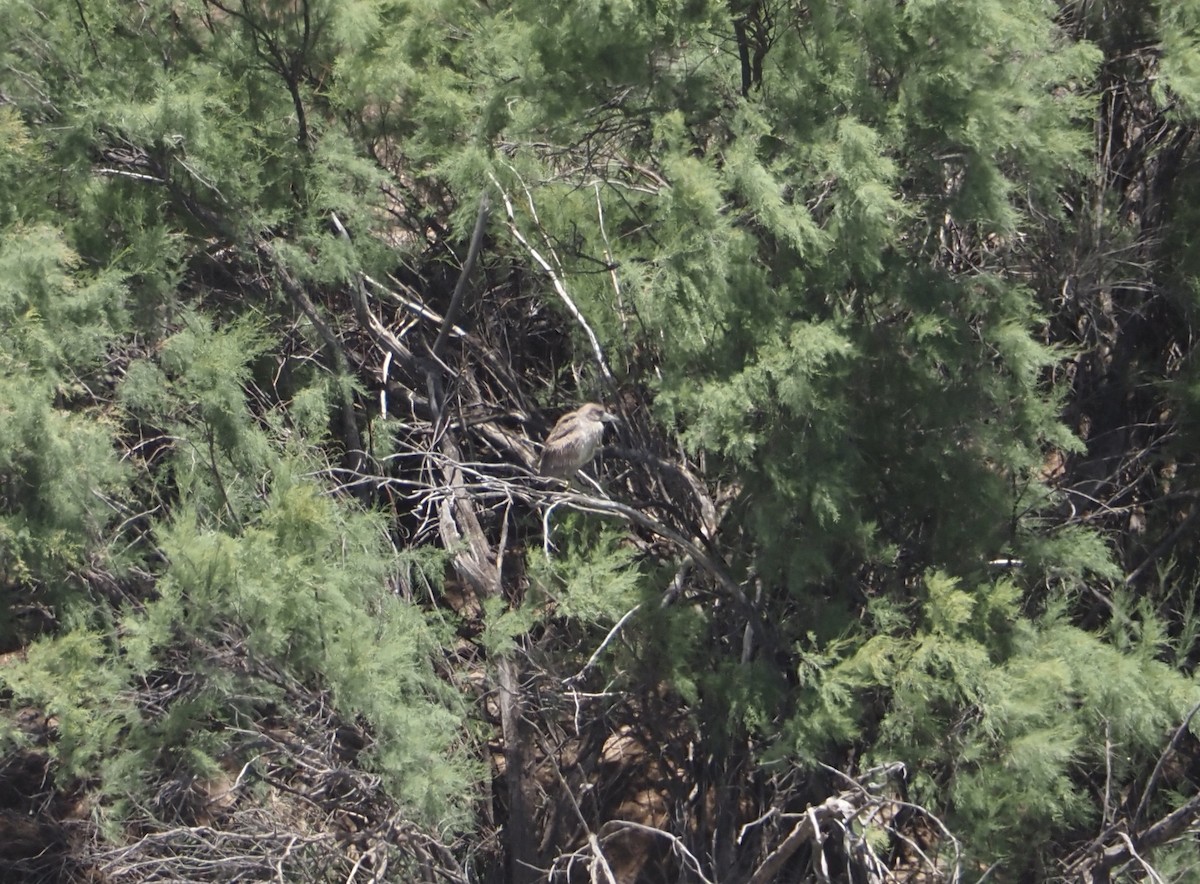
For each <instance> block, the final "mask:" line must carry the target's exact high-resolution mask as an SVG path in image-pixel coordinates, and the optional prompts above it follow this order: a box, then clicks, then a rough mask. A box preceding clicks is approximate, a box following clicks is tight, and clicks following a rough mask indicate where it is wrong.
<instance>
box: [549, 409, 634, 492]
mask: <svg viewBox="0 0 1200 884" xmlns="http://www.w3.org/2000/svg"><path fill="white" fill-rule="evenodd" d="M619 420H620V418H618V417H617V416H616V415H615V414H609V413H608V412H607V411H605V410H604V406H603V405H597V404H596V403H595V402H589V403H587V404H586V405H582V406H580V407H579V408H577V409H575V410H574V411H572V412H570V413H568V414H564V415H563V416H562V417H560V418H559V419H558V423H556V424H555V425H554V429H553V430H551V431H550V435H549V436H547V437H546V445H545V448H543V449H542V457H541V460H540V461H538V473H540V474H541V475H543V476H547V477H550V478H554V479H570V478H571V477H572V476H574V475H575V472H576V471H577V470H579V469H580V468H581V467H584V466H587V464H588V463H590V462H591V460H592V458H593V457H595V456H596V451H597V450H599V448H600V445H601V443H602V442H603V440H604V425H605V424H611V423H616V422H617V421H619Z"/></svg>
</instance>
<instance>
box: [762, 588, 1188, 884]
mask: <svg viewBox="0 0 1200 884" xmlns="http://www.w3.org/2000/svg"><path fill="white" fill-rule="evenodd" d="M925 590H926V593H925V597H924V598H923V600H922V602H921V605H920V607H919V610H918V612H916V614H915V616H912V617H910V618H898V617H896V616H895V614H894V612H888V611H886V610H885V611H884V615H883V617H882V618H881V622H882V623H884V624H886V628H885V629H883V630H880V631H878V632H876V634H874V635H873V636H871V637H869V638H865V639H862V638H856V639H846V640H843V641H842V642H840V643H836V644H831V645H829V646H827V647H826V649H825V650H824V651H823V652H819V653H818V652H805V653H804V654H803V655H802V660H803V663H802V666H801V682H802V684H803V685H804V691H803V693H802V695H801V697H800V699H799V702H798V704H797V708H796V712H795V714H794V715H793V717H792V718H791V720H790V722H789V724H788V726H787V728H786V729H785V735H786V736H785V741H786V742H785V745H786V747H787V749H786V751H788V752H794V753H798V754H799V756H800V757H802V758H813V757H819V755H820V753H821V752H822V751H824V750H825V749H826V748H827V747H828V746H829V743H830V742H831V741H840V742H850V741H867V743H866V745H867V746H868V747H869V748H868V750H867V752H868V758H867V759H866V763H867V766H869V765H870V764H871V763H881V762H885V761H895V760H899V761H903V762H904V763H905V764H906V765H907V766H908V769H909V770H910V771H912V772H914V773H915V772H920V776H917V777H916V778H914V780H913V783H912V787H913V792H912V793H911V794H912V800H915V801H918V802H919V803H923V804H925V805H926V806H928V807H929V808H930V809H932V810H934V812H935V813H938V814H939V815H941V816H942V818H943V819H944V820H945V821H946V822H947V824H948V825H949V826H950V828H951V830H952V831H955V832H957V833H958V834H959V836H960V837H961V838H962V839H963V840H964V843H965V844H966V846H967V849H968V850H969V851H970V852H971V853H972V854H973V855H974V856H977V857H978V858H979V859H980V860H982V861H986V862H988V863H991V862H995V861H996V860H1000V861H1001V862H1002V863H1003V865H1004V868H1005V872H1004V874H1005V880H1016V879H1017V878H1018V877H1019V876H1020V874H1021V871H1022V869H1027V870H1031V871H1032V870H1035V869H1037V868H1039V865H1038V863H1039V862H1040V856H1041V852H1043V851H1046V852H1047V853H1048V852H1049V851H1050V850H1051V849H1052V846H1053V845H1054V843H1055V840H1056V839H1057V838H1059V837H1062V836H1064V835H1068V834H1069V833H1071V832H1073V831H1076V830H1078V829H1079V828H1081V827H1082V828H1087V827H1090V826H1092V825H1094V824H1095V823H1096V821H1097V813H1098V805H1097V800H1096V793H1095V790H1096V789H1103V788H1109V789H1111V790H1115V791H1119V790H1120V789H1121V788H1123V784H1127V783H1132V782H1134V781H1135V780H1136V779H1137V777H1138V776H1139V773H1138V772H1139V771H1142V770H1145V765H1147V764H1152V763H1153V761H1154V759H1155V758H1156V757H1157V754H1158V752H1159V751H1160V749H1161V746H1162V742H1163V739H1164V735H1166V734H1168V733H1170V732H1171V730H1172V729H1173V728H1174V727H1175V726H1177V725H1178V723H1179V722H1180V721H1181V720H1182V719H1183V717H1184V716H1185V715H1186V714H1187V711H1188V709H1190V707H1191V706H1192V705H1194V704H1195V703H1196V701H1197V699H1198V695H1197V690H1196V687H1195V685H1194V684H1193V683H1192V681H1191V680H1190V679H1188V678H1186V677H1184V676H1182V675H1181V674H1179V673H1178V672H1176V671H1175V670H1173V669H1172V668H1170V667H1169V666H1167V665H1165V664H1164V663H1162V662H1161V661H1160V660H1159V659H1158V654H1159V650H1160V643H1159V641H1158V640H1157V639H1156V637H1155V628H1156V627H1155V624H1154V621H1153V620H1151V619H1148V618H1150V617H1151V615H1150V614H1149V613H1148V612H1143V615H1144V616H1145V617H1146V618H1147V619H1144V620H1142V621H1141V626H1140V628H1139V630H1138V632H1137V634H1136V635H1135V636H1132V637H1131V640H1130V641H1127V642H1125V643H1123V644H1124V646H1123V647H1120V646H1115V645H1114V644H1112V643H1110V642H1107V641H1105V640H1104V638H1103V637H1102V636H1098V635H1095V634H1092V633H1088V632H1085V631H1083V630H1081V629H1079V628H1077V627H1075V626H1072V625H1070V624H1069V623H1068V622H1066V621H1065V620H1064V619H1063V617H1062V614H1061V612H1060V611H1051V612H1049V613H1047V614H1046V615H1045V616H1043V617H1042V618H1040V619H1038V620H1028V619H1026V618H1024V617H1022V616H1021V614H1020V611H1019V604H1020V597H1021V593H1020V591H1019V590H1018V589H1017V587H1015V586H1014V585H1013V584H1011V583H1007V582H998V583H994V584H991V585H981V586H977V587H976V588H974V589H973V590H970V591H968V590H966V589H964V588H963V587H962V585H961V584H960V583H959V582H958V581H955V580H953V579H951V578H949V577H947V576H946V575H944V574H938V573H933V574H931V575H929V577H928V578H927V580H926V582H925ZM1098 770H1100V771H1103V770H1108V771H1109V773H1108V774H1107V775H1108V776H1111V778H1112V779H1111V781H1110V782H1109V783H1108V785H1107V787H1106V786H1105V784H1104V783H1103V782H1101V781H1100V780H1097V778H1096V776H1095V771H1098Z"/></svg>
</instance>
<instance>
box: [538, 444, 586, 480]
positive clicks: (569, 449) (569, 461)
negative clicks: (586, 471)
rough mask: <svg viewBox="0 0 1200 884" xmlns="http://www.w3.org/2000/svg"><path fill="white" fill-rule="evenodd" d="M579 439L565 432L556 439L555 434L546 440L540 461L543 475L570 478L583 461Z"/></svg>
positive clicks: (539, 467)
mask: <svg viewBox="0 0 1200 884" xmlns="http://www.w3.org/2000/svg"><path fill="white" fill-rule="evenodd" d="M580 449H581V446H580V444H579V441H578V439H573V438H571V436H570V434H568V433H563V434H561V436H560V437H559V438H558V439H557V440H556V439H555V438H554V436H553V434H552V435H551V436H550V438H548V439H547V440H546V447H545V448H543V449H542V458H541V460H540V461H538V472H539V473H541V474H542V475H543V476H559V477H562V478H569V477H570V476H571V475H572V474H573V473H574V472H575V471H576V470H577V469H579V466H580V462H581V461H583V459H584V458H583V452H582V451H581V450H580Z"/></svg>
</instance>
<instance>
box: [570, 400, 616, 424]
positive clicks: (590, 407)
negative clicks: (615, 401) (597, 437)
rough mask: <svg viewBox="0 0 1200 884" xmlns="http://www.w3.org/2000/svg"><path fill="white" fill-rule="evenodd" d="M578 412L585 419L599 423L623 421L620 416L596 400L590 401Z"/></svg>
mask: <svg viewBox="0 0 1200 884" xmlns="http://www.w3.org/2000/svg"><path fill="white" fill-rule="evenodd" d="M578 414H579V417H580V418H582V419H583V420H587V421H596V422H597V423H605V424H616V423H620V422H621V419H620V418H619V417H617V416H616V415H615V414H612V413H610V412H608V411H605V410H604V406H603V405H597V404H596V403H595V402H589V403H588V404H587V405H585V406H583V407H582V408H580V409H579V411H578Z"/></svg>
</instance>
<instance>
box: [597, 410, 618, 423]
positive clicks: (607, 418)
mask: <svg viewBox="0 0 1200 884" xmlns="http://www.w3.org/2000/svg"><path fill="white" fill-rule="evenodd" d="M600 420H601V421H603V422H604V423H606V424H619V423H621V419H620V418H619V417H617V416H616V415H615V414H609V413H608V412H607V411H606V412H604V414H602V415H600Z"/></svg>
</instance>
